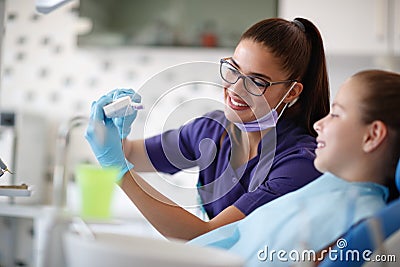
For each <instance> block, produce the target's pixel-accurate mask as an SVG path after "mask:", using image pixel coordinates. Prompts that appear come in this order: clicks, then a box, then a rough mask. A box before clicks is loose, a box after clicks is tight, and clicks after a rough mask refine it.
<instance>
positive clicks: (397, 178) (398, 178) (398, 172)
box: [395, 160, 400, 192]
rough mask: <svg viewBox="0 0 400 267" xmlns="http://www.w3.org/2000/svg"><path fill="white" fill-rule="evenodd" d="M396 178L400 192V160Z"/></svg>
mask: <svg viewBox="0 0 400 267" xmlns="http://www.w3.org/2000/svg"><path fill="white" fill-rule="evenodd" d="M395 179H396V185H397V190H399V192H400V160H399V162H398V163H397V168H396V176H395Z"/></svg>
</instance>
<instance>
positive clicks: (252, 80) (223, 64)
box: [219, 57, 296, 96]
mask: <svg viewBox="0 0 400 267" xmlns="http://www.w3.org/2000/svg"><path fill="white" fill-rule="evenodd" d="M231 59H232V58H231V57H228V58H223V59H221V60H220V68H219V71H220V74H221V78H222V79H223V80H224V81H225V82H227V83H229V84H235V83H237V81H239V79H243V84H244V88H245V89H246V91H247V92H249V93H250V94H252V95H255V96H261V95H263V94H264V93H265V91H266V90H267V88H268V87H269V86H272V85H275V84H282V83H293V82H296V80H287V81H279V82H270V81H267V80H264V79H262V78H260V77H255V76H248V75H244V74H243V73H241V72H240V71H239V70H238V69H237V68H236V67H235V66H234V65H232V64H231V63H230V62H229V61H228V60H231Z"/></svg>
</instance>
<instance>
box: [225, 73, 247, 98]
mask: <svg viewBox="0 0 400 267" xmlns="http://www.w3.org/2000/svg"><path fill="white" fill-rule="evenodd" d="M244 79H245V77H243V76H240V77H238V79H237V80H236V82H234V83H231V84H227V86H226V87H227V89H228V90H229V91H231V92H233V93H234V94H236V95H238V96H241V97H243V96H245V95H246V92H247V91H246V89H245V87H244V86H245V85H244Z"/></svg>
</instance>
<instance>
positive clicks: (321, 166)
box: [314, 157, 328, 173]
mask: <svg viewBox="0 0 400 267" xmlns="http://www.w3.org/2000/svg"><path fill="white" fill-rule="evenodd" d="M314 167H315V168H316V169H317V171H319V172H321V173H324V172H327V171H328V170H327V168H326V166H324V164H323V162H321V160H320V159H319V158H318V157H316V158H315V160H314Z"/></svg>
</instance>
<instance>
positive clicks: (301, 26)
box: [292, 19, 306, 32]
mask: <svg viewBox="0 0 400 267" xmlns="http://www.w3.org/2000/svg"><path fill="white" fill-rule="evenodd" d="M292 22H293V23H294V24H295V25H296V26H297V27H299V28H300V30H301V31H302V32H306V27H304V24H303V23H301V21H299V20H297V19H294V20H293V21H292Z"/></svg>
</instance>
